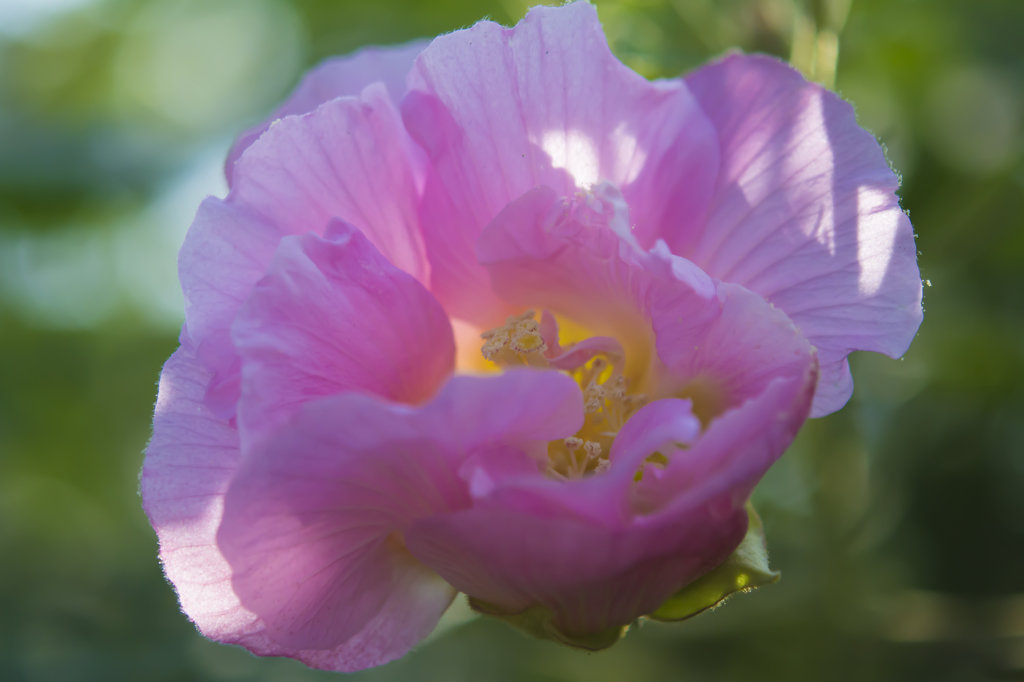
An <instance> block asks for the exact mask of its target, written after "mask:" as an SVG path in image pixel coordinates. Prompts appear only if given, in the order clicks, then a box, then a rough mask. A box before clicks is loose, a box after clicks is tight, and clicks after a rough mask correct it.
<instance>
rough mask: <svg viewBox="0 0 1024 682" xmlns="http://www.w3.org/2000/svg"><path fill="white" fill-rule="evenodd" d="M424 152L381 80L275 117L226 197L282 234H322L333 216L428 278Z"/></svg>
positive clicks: (239, 166)
mask: <svg viewBox="0 0 1024 682" xmlns="http://www.w3.org/2000/svg"><path fill="white" fill-rule="evenodd" d="M422 163H423V159H422V152H421V151H420V150H419V149H418V148H416V146H415V145H414V144H413V143H412V141H411V140H410V139H409V136H408V135H407V134H406V132H405V129H404V128H403V126H402V121H401V119H400V118H399V116H398V111H397V110H396V109H395V107H394V105H393V104H392V103H391V98H390V96H389V95H388V92H387V90H386V89H385V88H384V86H383V85H382V84H380V83H376V84H373V85H370V86H368V87H367V88H366V89H365V90H363V92H362V94H361V95H360V96H359V97H358V98H356V97H342V98H339V99H335V100H331V101H329V102H326V103H325V104H322V105H320V106H319V107H318V108H317V109H316V110H315V111H313V112H312V113H309V114H306V115H304V116H289V117H287V118H283V119H281V120H280V121H278V122H276V123H275V124H274V125H273V126H271V128H270V129H269V130H267V132H266V133H265V134H264V135H263V136H262V137H261V138H260V139H259V141H258V142H256V143H254V144H253V145H252V146H251V147H249V148H248V149H247V150H246V151H245V153H244V154H243V155H242V157H241V158H240V159H239V160H238V163H237V164H235V173H234V177H235V184H234V187H233V188H232V190H231V193H230V194H229V195H228V201H231V202H234V203H238V204H241V205H244V206H246V207H247V208H249V209H250V210H252V211H254V212H256V213H257V214H259V215H260V216H261V217H263V219H264V220H266V221H267V222H269V223H270V224H272V225H274V226H275V227H276V228H277V229H278V230H279V231H280V232H281V233H282V235H287V234H305V233H306V232H310V231H313V232H317V233H318V234H319V233H321V232H323V229H324V227H325V226H326V225H327V222H328V221H329V220H330V219H331V218H341V219H343V220H346V221H348V222H350V223H352V224H353V225H355V226H356V227H357V228H359V230H360V231H362V233H363V234H365V235H366V236H367V238H368V239H369V240H370V242H371V243H373V245H374V246H376V247H377V248H378V249H379V250H380V252H381V253H383V254H384V256H385V257H386V258H387V259H388V260H389V261H391V263H392V264H394V265H395V266H396V267H398V268H401V269H402V270H405V271H406V272H408V273H409V274H411V275H412V276H413V277H415V278H416V279H418V280H420V281H421V282H426V281H427V269H426V260H425V257H424V253H423V246H422V240H421V238H420V230H419V221H418V218H417V217H416V207H417V205H418V203H419V192H420V174H421V169H422Z"/></svg>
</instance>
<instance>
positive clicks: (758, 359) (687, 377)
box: [651, 283, 816, 412]
mask: <svg viewBox="0 0 1024 682" xmlns="http://www.w3.org/2000/svg"><path fill="white" fill-rule="evenodd" d="M693 298H694V297H693V296H692V295H690V294H688V293H687V292H686V291H685V290H684V289H681V288H674V289H669V288H667V287H659V288H658V289H657V290H656V291H655V292H654V294H653V302H652V304H651V317H652V320H653V326H654V334H655V338H656V339H657V349H658V358H659V359H660V360H661V362H662V363H663V364H664V365H665V367H666V368H667V369H668V373H669V378H667V380H666V382H665V384H663V386H662V388H661V389H660V392H662V393H672V392H674V391H672V390H671V387H672V385H673V384H674V385H676V386H679V387H682V386H684V385H685V384H686V382H689V381H693V380H695V379H700V378H702V377H706V378H707V379H709V380H710V381H712V382H713V385H712V387H710V388H709V390H711V391H714V392H716V393H717V395H715V396H713V398H714V399H716V400H718V401H720V405H719V409H721V408H726V407H733V406H736V405H740V404H742V403H744V402H745V401H747V400H749V399H751V398H753V397H755V396H758V395H760V394H761V393H762V392H763V391H764V390H765V388H766V387H767V386H768V384H769V383H771V382H772V381H773V380H774V379H776V378H778V377H800V376H803V374H804V372H805V371H806V370H807V368H808V367H810V366H812V365H816V358H815V353H814V349H813V348H812V347H811V345H810V343H808V341H807V339H805V338H804V337H803V336H802V335H801V334H800V331H799V330H797V328H796V327H795V326H794V325H793V323H792V322H791V321H790V319H789V318H788V317H786V315H785V313H783V312H782V311H781V310H779V309H778V308H773V307H771V306H769V305H768V304H766V303H765V301H764V299H762V298H761V297H760V296H758V295H757V294H755V293H753V292H751V291H748V290H746V289H744V288H743V287H741V286H739V285H737V284H727V283H720V284H719V285H718V287H717V301H716V304H717V305H714V306H711V307H710V311H711V314H708V313H707V311H708V309H709V308H708V307H707V306H704V310H703V311H702V310H701V309H700V308H698V307H695V306H694V300H693ZM715 411H716V412H717V410H715Z"/></svg>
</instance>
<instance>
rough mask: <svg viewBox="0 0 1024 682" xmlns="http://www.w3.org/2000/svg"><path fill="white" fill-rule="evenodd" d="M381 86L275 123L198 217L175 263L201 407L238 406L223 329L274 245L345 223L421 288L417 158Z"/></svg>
mask: <svg viewBox="0 0 1024 682" xmlns="http://www.w3.org/2000/svg"><path fill="white" fill-rule="evenodd" d="M418 154H420V152H418V151H416V150H415V149H413V145H412V143H411V141H410V140H409V139H408V135H406V133H405V131H404V128H403V127H402V123H401V121H400V120H399V118H398V115H397V112H396V111H395V108H394V106H393V105H392V104H391V102H390V99H389V96H388V94H387V92H386V91H385V90H384V87H383V86H382V85H379V86H371V87H369V88H368V89H367V90H366V91H365V92H364V93H363V96H362V98H358V99H357V98H349V97H346V98H341V99H336V100H333V101H331V102H328V103H326V104H324V105H323V106H321V107H320V108H319V109H317V110H316V111H315V112H313V113H310V114H307V115H305V116H302V117H288V118H285V119H282V120H280V121H278V122H277V123H276V124H275V125H274V126H272V128H271V129H270V130H268V131H267V133H266V134H265V135H263V136H262V137H261V138H260V139H259V140H258V141H257V142H255V143H254V144H253V145H252V146H250V147H249V148H248V149H247V150H246V152H245V153H244V154H243V156H242V158H241V159H240V160H239V161H238V164H237V165H236V166H235V171H234V175H235V187H234V188H233V189H232V191H231V192H230V193H229V194H228V197H227V199H224V200H221V199H216V198H213V197H211V198H208V199H206V201H204V202H203V204H202V205H201V206H200V208H199V212H198V213H197V215H196V218H195V220H194V221H193V223H192V226H191V227H190V228H189V231H188V234H187V235H186V237H185V243H184V244H183V245H182V248H181V253H180V254H179V256H178V274H179V277H180V279H181V284H182V290H183V292H184V295H185V319H186V323H187V326H188V332H189V336H190V337H191V338H192V339H193V341H194V342H195V343H196V345H197V347H198V349H199V358H200V361H201V362H202V363H203V364H204V365H205V366H206V367H208V368H210V369H212V370H214V371H215V372H216V375H215V377H214V385H212V386H211V387H210V390H211V395H210V396H208V398H209V400H208V402H209V403H210V405H211V407H214V408H216V409H217V413H218V414H219V415H221V416H225V417H230V416H232V414H233V413H234V404H235V402H236V401H237V399H238V373H237V372H238V367H239V364H238V356H237V354H236V353H235V350H234V347H233V346H232V343H231V338H230V327H231V323H232V321H233V320H234V318H235V315H236V314H237V312H238V309H239V307H240V306H241V304H242V302H243V301H244V300H245V299H246V298H247V297H248V295H249V292H250V291H251V290H252V287H253V286H255V284H256V282H258V281H259V279H260V278H261V277H262V276H263V275H264V273H265V272H266V269H267V267H268V266H269V264H270V260H271V258H272V257H273V255H274V252H275V251H276V250H277V246H278V243H279V242H280V240H281V238H282V237H284V236H287V235H290V234H305V233H306V232H315V233H317V234H320V233H322V232H323V230H324V229H325V228H326V226H327V223H328V222H329V221H330V219H331V218H333V217H340V218H342V219H344V220H347V221H348V222H351V223H352V224H354V225H355V226H356V227H358V228H359V229H360V230H361V231H362V232H363V234H365V235H366V236H367V238H368V239H369V240H370V242H371V243H372V244H373V245H374V246H376V247H377V248H378V249H379V250H380V251H381V253H383V254H384V256H385V257H386V258H387V259H388V260H389V261H390V262H391V263H392V264H394V265H395V266H396V267H399V268H401V269H403V270H405V271H406V272H409V273H410V274H412V275H413V276H414V277H416V278H417V279H419V280H420V281H426V278H427V271H426V261H425V257H424V256H423V252H422V246H421V240H420V237H419V227H418V219H417V218H416V204H417V202H418V194H419V189H418V183H419V180H418V179H417V178H418V175H419V173H420V171H419V170H417V169H418V164H419V161H417V155H418Z"/></svg>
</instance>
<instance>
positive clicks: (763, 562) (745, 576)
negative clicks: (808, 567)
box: [648, 503, 781, 621]
mask: <svg viewBox="0 0 1024 682" xmlns="http://www.w3.org/2000/svg"><path fill="white" fill-rule="evenodd" d="M747 517H748V518H749V519H750V522H749V524H748V526H747V534H746V536H744V538H743V541H742V542H740V546H739V547H737V548H736V551H734V552H733V553H732V554H731V555H729V558H728V559H726V560H725V561H724V562H722V563H721V564H720V565H719V566H718V567H717V568H713V569H712V570H711V571H709V572H708V573H705V574H704V575H702V576H701V577H699V578H697V579H696V580H694V581H693V582H692V583H690V584H689V585H687V586H686V587H684V588H683V589H681V590H679V591H678V592H676V593H675V594H674V595H672V596H671V597H669V598H668V599H667V600H666V601H665V603H663V604H662V605H661V606H659V607H658V609H657V610H656V611H655V612H654V613H652V614H650V616H648V617H649V618H652V619H654V620H660V621H677V620H684V619H686V618H691V617H692V616H696V615H697V614H698V613H701V612H703V611H706V610H708V609H710V608H713V607H715V606H717V605H718V604H721V603H722V602H723V601H725V600H726V599H727V598H728V597H729V596H731V595H733V594H735V593H736V592H747V591H749V590H752V589H754V588H755V587H760V586H761V585H767V584H769V583H776V582H778V581H779V578H780V576H781V574H780V573H779V572H778V571H773V570H771V569H770V568H768V549H767V547H766V546H765V541H764V527H763V526H762V525H761V517H760V516H758V515H757V512H756V511H754V507H753V505H751V504H749V503H748V504H747Z"/></svg>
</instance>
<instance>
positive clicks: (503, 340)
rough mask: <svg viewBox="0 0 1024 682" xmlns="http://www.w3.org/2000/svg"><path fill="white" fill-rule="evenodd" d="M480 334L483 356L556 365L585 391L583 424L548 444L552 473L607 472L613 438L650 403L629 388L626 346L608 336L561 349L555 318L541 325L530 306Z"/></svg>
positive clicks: (504, 362) (503, 363)
mask: <svg viewBox="0 0 1024 682" xmlns="http://www.w3.org/2000/svg"><path fill="white" fill-rule="evenodd" d="M480 337H481V338H482V339H483V340H484V345H483V348H482V349H481V351H482V353H483V356H484V358H486V359H487V360H489V361H491V362H493V363H495V364H497V365H498V366H499V367H524V366H525V367H536V368H544V369H557V370H560V371H563V372H565V373H566V374H568V375H569V376H571V377H572V378H573V379H575V380H576V383H577V384H579V387H580V390H581V391H582V392H583V402H584V411H585V418H584V422H583V427H582V428H581V429H580V430H579V431H577V432H576V434H575V435H574V436H570V437H569V438H566V439H564V440H560V441H551V442H550V443H548V461H547V473H548V475H549V476H551V477H553V478H557V479H560V480H571V479H577V478H582V477H583V476H585V475H587V474H592V473H600V472H602V471H605V470H606V469H607V468H608V467H609V466H610V464H609V462H608V453H609V452H611V446H612V443H613V442H614V441H615V436H617V435H618V433H619V431H620V430H621V429H622V427H623V425H624V424H625V423H626V421H627V420H628V419H629V418H630V417H631V416H633V414H634V413H635V412H636V411H637V410H639V409H640V408H641V407H643V406H644V405H645V404H647V396H645V395H643V394H639V393H630V391H629V381H628V380H627V379H626V377H625V376H624V375H623V370H624V368H625V353H624V352H623V350H622V346H621V345H620V344H619V343H618V342H617V341H615V340H614V339H611V338H608V337H591V338H589V339H586V340H584V341H581V342H579V343H573V344H569V345H567V346H565V347H562V346H561V345H560V344H559V341H558V324H557V323H556V322H555V319H554V316H552V315H551V314H550V313H548V312H546V311H545V313H544V315H543V317H542V320H541V322H539V323H538V321H537V320H536V319H534V311H532V310H528V311H526V312H525V313H522V314H521V315H513V316H512V317H509V318H508V319H507V320H506V321H505V324H503V325H501V326H500V327H495V328H494V329H491V330H489V331H486V332H484V333H483V334H481V335H480Z"/></svg>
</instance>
